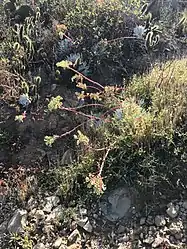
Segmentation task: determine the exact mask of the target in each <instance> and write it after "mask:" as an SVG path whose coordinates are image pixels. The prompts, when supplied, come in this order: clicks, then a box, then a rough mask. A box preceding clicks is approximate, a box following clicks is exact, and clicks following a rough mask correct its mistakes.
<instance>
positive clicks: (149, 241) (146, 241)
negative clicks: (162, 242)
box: [143, 236, 154, 245]
mask: <svg viewBox="0 0 187 249" xmlns="http://www.w3.org/2000/svg"><path fill="white" fill-rule="evenodd" d="M143 242H144V243H145V244H149V245H150V244H152V243H153V242H154V238H153V237H152V236H148V237H147V238H146V239H144V240H143Z"/></svg>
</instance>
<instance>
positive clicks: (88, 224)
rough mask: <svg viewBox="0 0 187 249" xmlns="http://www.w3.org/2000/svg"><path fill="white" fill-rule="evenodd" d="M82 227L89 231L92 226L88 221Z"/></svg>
mask: <svg viewBox="0 0 187 249" xmlns="http://www.w3.org/2000/svg"><path fill="white" fill-rule="evenodd" d="M83 229H84V230H85V231H86V232H88V233H91V232H92V230H93V227H92V225H91V223H90V222H89V221H88V222H87V223H86V224H85V225H84V226H83Z"/></svg>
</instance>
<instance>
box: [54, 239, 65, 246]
mask: <svg viewBox="0 0 187 249" xmlns="http://www.w3.org/2000/svg"><path fill="white" fill-rule="evenodd" d="M62 242H63V238H60V237H59V238H58V239H56V240H55V242H54V244H53V247H54V248H59V247H60V246H61V244H62Z"/></svg>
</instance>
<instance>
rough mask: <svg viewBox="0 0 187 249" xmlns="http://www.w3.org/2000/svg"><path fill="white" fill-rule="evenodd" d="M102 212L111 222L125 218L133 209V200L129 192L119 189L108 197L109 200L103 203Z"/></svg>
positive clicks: (101, 205)
mask: <svg viewBox="0 0 187 249" xmlns="http://www.w3.org/2000/svg"><path fill="white" fill-rule="evenodd" d="M100 207H101V211H102V212H103V214H104V215H105V217H106V218H107V219H108V220H110V221H117V220H119V219H121V218H123V217H124V216H125V215H126V214H127V213H128V211H129V209H130V207H131V199H130V197H129V193H128V190H127V189H125V188H118V189H116V190H114V191H112V192H111V193H109V194H108V195H107V200H104V201H101V203H100Z"/></svg>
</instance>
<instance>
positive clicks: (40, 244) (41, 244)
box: [33, 243, 46, 249]
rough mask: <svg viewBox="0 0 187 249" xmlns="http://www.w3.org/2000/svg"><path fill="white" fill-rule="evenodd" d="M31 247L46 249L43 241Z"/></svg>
mask: <svg viewBox="0 0 187 249" xmlns="http://www.w3.org/2000/svg"><path fill="white" fill-rule="evenodd" d="M33 249H46V246H45V245H44V244H43V243H38V244H36V245H35V246H34V247H33Z"/></svg>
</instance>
